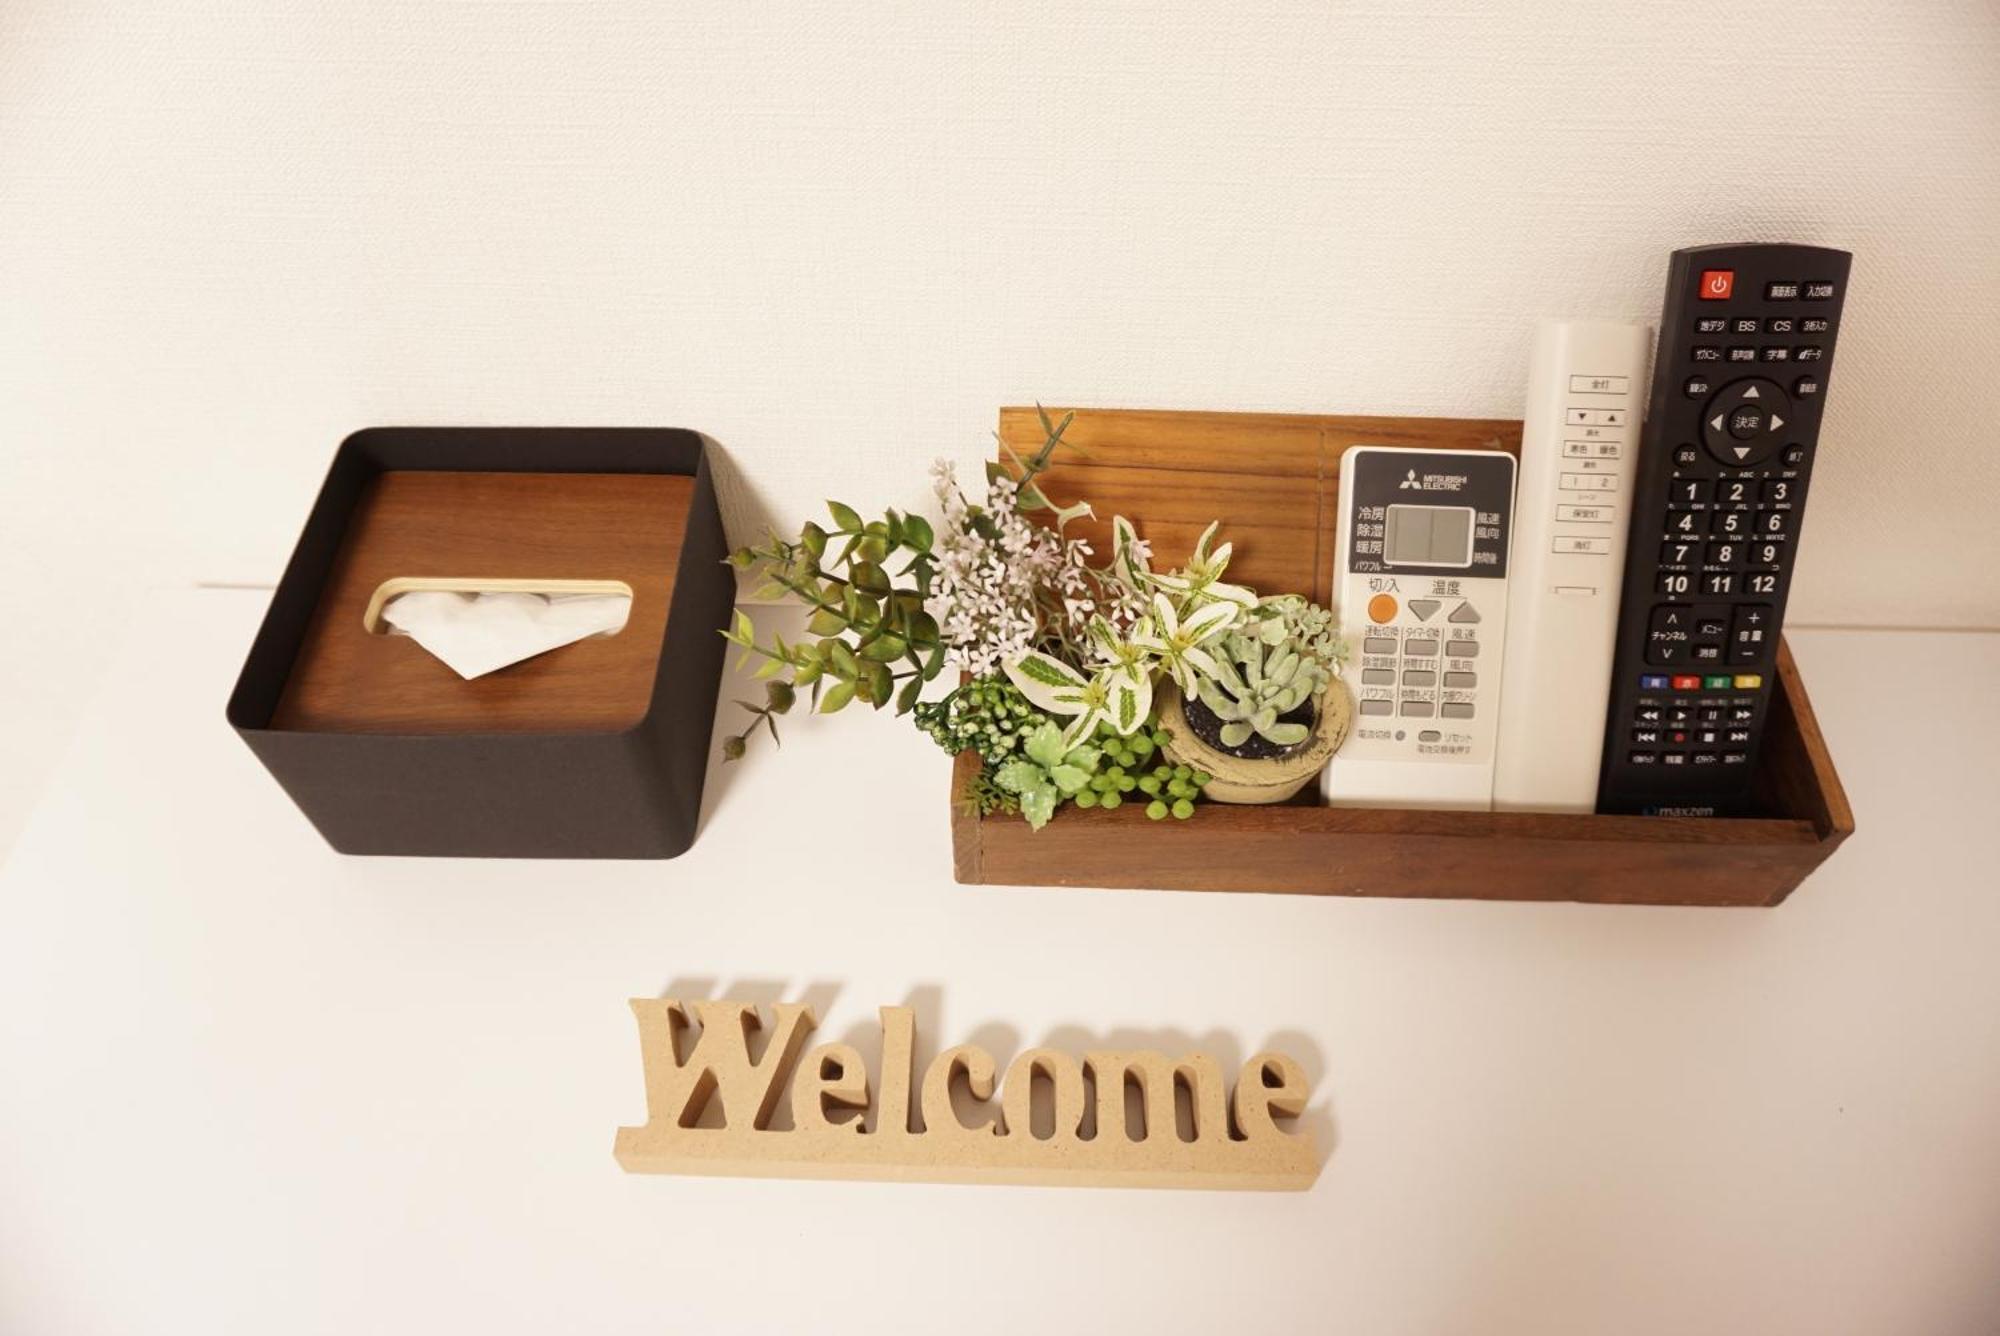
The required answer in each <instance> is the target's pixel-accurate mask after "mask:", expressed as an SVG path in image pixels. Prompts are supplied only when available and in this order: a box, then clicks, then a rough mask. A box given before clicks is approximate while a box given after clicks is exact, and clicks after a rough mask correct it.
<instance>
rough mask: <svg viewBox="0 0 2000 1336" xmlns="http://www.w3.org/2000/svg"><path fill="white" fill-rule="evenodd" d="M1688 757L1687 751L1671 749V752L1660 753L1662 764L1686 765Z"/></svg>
mask: <svg viewBox="0 0 2000 1336" xmlns="http://www.w3.org/2000/svg"><path fill="white" fill-rule="evenodd" d="M1687 759H1688V758H1687V753H1686V752H1671V751H1670V752H1662V753H1661V754H1660V763H1661V764H1662V765H1686V764H1687Z"/></svg>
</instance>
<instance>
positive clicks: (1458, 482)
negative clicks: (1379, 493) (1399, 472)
mask: <svg viewBox="0 0 2000 1336" xmlns="http://www.w3.org/2000/svg"><path fill="white" fill-rule="evenodd" d="M1465 481H1466V478H1465V475H1464V474H1463V473H1426V474H1425V475H1424V476H1423V477H1421V478H1419V477H1418V476H1417V471H1416V470H1415V469H1411V470H1410V471H1409V472H1407V473H1405V474H1404V475H1403V480H1402V481H1401V482H1399V483H1397V484H1396V490H1397V491H1399V492H1462V491H1464V490H1465Z"/></svg>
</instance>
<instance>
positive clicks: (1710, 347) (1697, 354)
mask: <svg viewBox="0 0 2000 1336" xmlns="http://www.w3.org/2000/svg"><path fill="white" fill-rule="evenodd" d="M1692 356H1693V358H1694V360H1695V361H1697V362H1720V361H1721V360H1722V349H1720V348H1718V347H1716V346H1715V345H1714V344H1712V343H1699V344H1696V345H1695V347H1694V350H1693V353H1692Z"/></svg>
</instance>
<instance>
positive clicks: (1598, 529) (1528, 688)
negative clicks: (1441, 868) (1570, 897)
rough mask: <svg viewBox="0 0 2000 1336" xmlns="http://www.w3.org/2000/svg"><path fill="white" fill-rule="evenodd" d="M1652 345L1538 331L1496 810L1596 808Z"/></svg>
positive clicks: (1619, 332) (1606, 331)
mask: <svg viewBox="0 0 2000 1336" xmlns="http://www.w3.org/2000/svg"><path fill="white" fill-rule="evenodd" d="M1651 347H1652V331H1651V330H1649V329H1648V328H1646V326H1644V325H1628V324H1624V323H1620V322H1613V321H1603V320H1570V321H1548V322H1545V323H1544V324H1542V325H1541V326H1540V328H1538V329H1537V330H1536V332H1535V346H1534V352H1533V354H1532V355H1531V356H1530V358H1529V362H1528V404H1527V412H1526V414H1525V415H1524V418H1523V421H1522V424H1521V464H1520V470H1519V473H1520V478H1519V481H1518V483H1517V484H1516V485H1515V489H1514V553H1513V560H1512V568H1511V570H1510V571H1509V572H1508V583H1509V585H1510V586H1511V587H1512V595H1511V597H1510V598H1509V599H1508V609H1507V655H1506V670H1505V672H1504V673H1503V674H1502V676H1503V678H1504V680H1505V681H1506V683H1507V697H1506V699H1505V700H1504V701H1502V702H1501V705H1500V733H1499V737H1498V740H1497V742H1496V744H1495V750H1494V757H1493V806H1494V808H1495V809H1496V810H1499V811H1503V812H1506V811H1514V812H1592V811H1595V810H1596V808H1597V777H1598V770H1599V768H1600V766H1601V765H1602V764H1603V760H1604V707H1605V700H1606V697H1607V696H1608V694H1609V693H1610V690H1611V656H1612V650H1613V648H1614V645H1615V641H1616V638H1617V633H1618V592H1619V588H1620V587H1621V585H1622V584H1623V583H1624V573H1625V534H1626V528H1627V523H1628V521H1629V520H1630V519H1631V516H1632V480H1633V477H1634V474H1635V472H1636V470H1637V466H1638V458H1639V414H1640V409H1641V407H1642V405H1643V404H1644V402H1645V399H1644V396H1645V389H1646V357H1647V353H1648V352H1649V351H1650V350H1651Z"/></svg>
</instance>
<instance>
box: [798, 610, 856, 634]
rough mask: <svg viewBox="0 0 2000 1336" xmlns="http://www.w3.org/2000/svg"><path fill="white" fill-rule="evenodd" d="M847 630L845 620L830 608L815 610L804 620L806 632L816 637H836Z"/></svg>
mask: <svg viewBox="0 0 2000 1336" xmlns="http://www.w3.org/2000/svg"><path fill="white" fill-rule="evenodd" d="M846 629H847V618H845V617H843V616H841V615H840V614H839V613H838V612H835V611H834V610H833V609H832V608H818V609H815V610H814V612H813V615H812V616H811V617H809V618H807V619H806V630H808V631H810V632H812V634H814V635H816V636H837V635H839V634H840V633H841V632H842V631H845V630H846Z"/></svg>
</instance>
